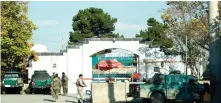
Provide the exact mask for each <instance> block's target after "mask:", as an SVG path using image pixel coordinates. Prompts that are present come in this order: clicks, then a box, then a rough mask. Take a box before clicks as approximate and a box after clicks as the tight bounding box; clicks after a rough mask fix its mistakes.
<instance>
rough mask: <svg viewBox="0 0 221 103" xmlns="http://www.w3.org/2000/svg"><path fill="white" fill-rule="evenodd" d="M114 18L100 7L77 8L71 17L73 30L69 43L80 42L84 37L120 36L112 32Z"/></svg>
mask: <svg viewBox="0 0 221 103" xmlns="http://www.w3.org/2000/svg"><path fill="white" fill-rule="evenodd" d="M116 22H117V19H116V18H113V17H111V15H109V14H108V13H105V12H104V11H103V10H102V9H100V8H93V7H91V8H87V9H84V10H79V12H78V13H77V15H75V16H74V17H73V24H72V27H73V30H74V32H70V36H69V42H70V43H69V44H74V43H78V42H82V41H83V40H84V39H85V38H92V37H100V38H113V37H116V38H118V37H122V36H120V35H119V34H115V33H113V31H114V30H115V26H114V24H115V23H116Z"/></svg>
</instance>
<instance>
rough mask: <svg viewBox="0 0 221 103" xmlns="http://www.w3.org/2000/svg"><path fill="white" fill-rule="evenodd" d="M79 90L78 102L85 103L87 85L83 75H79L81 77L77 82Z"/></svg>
mask: <svg viewBox="0 0 221 103" xmlns="http://www.w3.org/2000/svg"><path fill="white" fill-rule="evenodd" d="M76 86H77V91H78V96H79V98H78V102H80V103H83V101H84V87H87V85H86V84H85V83H84V81H83V75H82V74H80V75H79V79H78V80H77V82H76Z"/></svg>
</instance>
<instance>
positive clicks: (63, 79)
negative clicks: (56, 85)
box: [61, 72, 68, 96]
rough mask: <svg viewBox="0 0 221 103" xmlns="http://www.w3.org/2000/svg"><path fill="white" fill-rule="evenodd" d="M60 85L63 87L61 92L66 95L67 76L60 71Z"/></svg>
mask: <svg viewBox="0 0 221 103" xmlns="http://www.w3.org/2000/svg"><path fill="white" fill-rule="evenodd" d="M61 81H62V87H63V93H64V96H65V95H67V92H68V77H67V76H66V75H65V73H64V72H62V80H61Z"/></svg>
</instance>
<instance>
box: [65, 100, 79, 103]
mask: <svg viewBox="0 0 221 103" xmlns="http://www.w3.org/2000/svg"><path fill="white" fill-rule="evenodd" d="M65 102H68V103H78V102H75V101H69V100H65Z"/></svg>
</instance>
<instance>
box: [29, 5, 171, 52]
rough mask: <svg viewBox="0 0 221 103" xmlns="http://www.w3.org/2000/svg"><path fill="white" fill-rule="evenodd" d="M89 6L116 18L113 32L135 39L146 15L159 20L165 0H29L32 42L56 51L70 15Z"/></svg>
mask: <svg viewBox="0 0 221 103" xmlns="http://www.w3.org/2000/svg"><path fill="white" fill-rule="evenodd" d="M89 7H96V8H101V9H103V10H104V12H106V13H108V14H110V15H111V16H112V17H114V18H117V23H115V31H114V32H115V33H119V34H123V35H124V37H125V38H134V37H135V35H136V34H137V33H139V31H140V30H144V29H146V28H147V19H148V18H151V17H154V18H155V19H156V20H158V21H160V22H162V20H161V12H160V10H162V8H167V5H166V1H140V2H137V1H122V2H119V1H96V2H95V1H94V2H93V1H90V2H88V1H87V2H86V1H81V2H80V1H32V2H30V3H29V5H28V10H29V11H28V12H29V13H28V17H29V19H30V20H32V22H33V23H34V24H35V25H36V26H37V27H38V29H37V30H35V31H34V34H33V42H34V44H43V45H45V46H47V47H48V51H49V52H59V51H60V49H61V47H62V43H64V44H67V42H68V40H69V32H71V31H73V30H72V18H73V16H74V15H76V14H77V13H78V11H79V10H81V9H86V8H89ZM62 38H63V42H62Z"/></svg>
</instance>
